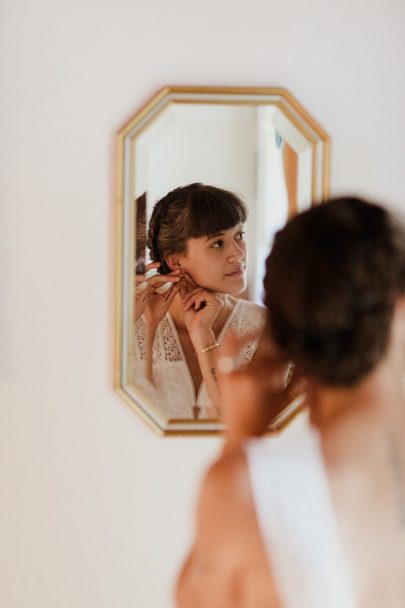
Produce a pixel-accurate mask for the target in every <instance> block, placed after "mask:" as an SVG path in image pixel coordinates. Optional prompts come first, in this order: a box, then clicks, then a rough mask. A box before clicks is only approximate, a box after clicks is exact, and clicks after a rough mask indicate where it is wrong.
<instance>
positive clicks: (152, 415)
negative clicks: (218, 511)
mask: <svg viewBox="0 0 405 608" xmlns="http://www.w3.org/2000/svg"><path fill="white" fill-rule="evenodd" d="M169 104H223V105H225V104H231V105H255V106H262V105H265V106H275V107H276V108H278V109H279V110H280V111H281V112H282V113H283V115H284V116H285V117H286V118H287V119H288V121H290V122H291V123H292V124H293V125H294V126H295V127H296V128H297V129H298V131H299V132H300V133H301V134H302V136H303V137H304V138H305V140H306V141H307V142H309V144H310V145H311V149H312V155H311V156H312V160H311V176H310V179H311V192H312V197H311V198H312V200H311V201H310V204H312V205H313V204H317V203H319V202H323V201H325V200H326V199H327V197H328V191H329V148H330V140H329V136H328V135H327V133H326V132H325V131H324V130H323V129H322V127H320V125H319V124H318V123H317V122H316V121H315V120H314V119H313V118H312V116H311V115H310V114H309V113H308V112H307V111H306V110H305V109H304V108H303V107H302V106H301V105H300V104H299V103H298V101H297V100H296V99H295V98H294V97H293V95H291V93H289V91H287V90H286V89H283V88H262V87H261V88H256V87H184V86H168V87H164V88H163V89H161V90H160V91H159V92H158V93H157V94H156V95H154V96H153V97H152V98H151V99H150V101H148V102H147V103H146V104H145V105H144V106H143V107H142V108H141V109H140V110H139V111H137V112H136V113H135V114H134V115H133V116H132V117H131V118H130V120H129V121H128V122H127V123H126V124H125V126H124V127H123V128H122V129H121V130H120V131H119V133H118V180H117V182H118V183H117V185H118V192H117V215H118V222H117V225H118V235H117V252H118V256H117V314H116V357H115V360H116V363H115V387H116V390H117V391H118V393H119V394H120V395H121V397H123V399H124V400H125V401H126V402H127V403H128V404H129V405H130V406H131V407H132V409H134V410H135V411H136V412H137V414H138V415H140V416H141V418H142V419H143V420H145V422H146V423H147V424H148V425H149V426H150V427H151V428H152V429H153V430H154V431H155V432H157V433H158V434H159V435H178V434H205V435H206V434H213V433H217V432H219V431H222V430H223V424H222V423H221V422H220V421H217V420H191V419H185V420H180V419H178V420H169V421H167V422H166V423H165V424H164V423H163V421H162V417H161V416H159V410H158V408H157V407H156V406H155V404H154V403H152V402H151V401H150V400H149V399H148V397H147V396H146V395H144V394H142V392H141V391H140V390H139V388H137V387H136V386H135V385H134V384H131V382H130V381H129V372H128V366H129V361H130V358H131V356H130V345H131V340H130V338H129V335H130V329H131V319H132V318H133V295H134V294H133V276H134V262H133V260H134V251H135V230H134V228H131V227H134V226H135V209H134V196H133V193H134V191H135V190H134V182H135V175H134V174H135V170H134V167H135V158H134V150H135V141H136V138H137V137H139V135H140V134H141V133H143V132H144V131H145V129H147V128H148V127H149V126H150V125H151V124H152V123H153V122H154V121H155V120H156V118H157V117H158V116H159V114H160V113H161V112H162V111H163V110H164V109H165V108H166V107H167V106H168V105H169ZM301 402H302V399H300V398H297V399H295V400H294V402H293V403H291V404H290V405H289V406H288V407H287V408H286V410H284V411H283V412H282V413H281V414H280V415H279V416H278V417H277V419H275V420H274V421H273V423H272V425H271V426H270V428H269V430H270V431H274V432H277V431H279V430H280V429H281V428H283V427H284V426H285V425H286V424H288V422H289V421H290V420H291V419H292V418H293V417H294V416H295V415H296V413H297V412H298V411H300V409H301Z"/></svg>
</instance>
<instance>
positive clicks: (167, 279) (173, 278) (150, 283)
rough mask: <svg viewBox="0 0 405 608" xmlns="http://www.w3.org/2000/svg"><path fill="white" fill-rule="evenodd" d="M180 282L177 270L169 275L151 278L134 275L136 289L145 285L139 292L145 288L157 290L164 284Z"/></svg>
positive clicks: (158, 275) (156, 275)
mask: <svg viewBox="0 0 405 608" xmlns="http://www.w3.org/2000/svg"><path fill="white" fill-rule="evenodd" d="M180 280H181V277H180V274H179V271H178V270H175V271H174V272H173V273H170V274H154V275H153V276H151V277H147V276H146V275H136V287H137V288H138V287H140V286H141V285H142V284H144V283H145V287H143V289H140V291H143V290H144V289H146V286H147V287H155V288H156V289H157V288H159V287H162V286H163V285H165V284H166V283H178V282H179V281H180Z"/></svg>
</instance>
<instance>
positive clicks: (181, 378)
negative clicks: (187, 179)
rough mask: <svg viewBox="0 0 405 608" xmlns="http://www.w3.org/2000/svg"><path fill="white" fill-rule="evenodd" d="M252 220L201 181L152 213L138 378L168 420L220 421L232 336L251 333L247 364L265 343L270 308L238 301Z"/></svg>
mask: <svg viewBox="0 0 405 608" xmlns="http://www.w3.org/2000/svg"><path fill="white" fill-rule="evenodd" d="M246 217H247V208H246V206H245V204H244V203H243V202H242V201H241V200H240V199H239V198H238V197H237V196H236V195H235V194H233V193H232V192H229V191H227V190H223V189H220V188H217V187H214V186H207V185H203V184H199V183H195V184H190V185H189V186H185V187H181V188H176V189H175V190H173V191H172V192H169V193H168V194H167V195H166V196H164V197H163V198H162V199H161V200H160V201H158V202H157V203H156V205H155V207H154V209H153V213H152V217H151V220H150V223H149V230H148V248H149V251H150V258H151V260H152V262H151V263H150V264H148V265H147V266H146V271H147V274H144V275H137V281H136V283H137V287H136V303H135V319H136V323H135V327H134V337H133V354H134V378H135V381H136V382H137V383H138V384H140V385H141V386H142V387H143V388H144V390H149V391H152V392H153V398H154V400H155V401H157V402H158V403H159V405H160V407H162V408H163V410H164V413H165V414H166V415H167V417H168V418H218V417H219V416H220V415H221V399H220V394H219V391H218V385H217V379H216V360H217V354H218V350H219V349H220V347H221V345H222V344H223V343H224V342H225V341H226V340H227V336H229V335H230V333H231V332H232V333H234V334H237V335H239V336H243V335H249V336H251V338H249V340H248V342H247V343H246V344H245V346H244V348H243V350H242V351H241V352H240V353H239V354H238V361H239V365H240V366H241V367H242V366H244V365H247V364H248V363H249V362H250V360H251V359H252V357H253V355H254V353H255V351H256V349H257V346H258V344H259V341H260V336H261V332H262V329H263V324H264V308H263V307H261V306H258V305H257V304H255V303H253V302H248V301H246V300H243V299H241V298H237V297H235V296H237V295H238V294H240V293H241V292H243V291H244V289H245V287H246V263H247V247H246V241H245V237H244V223H245V221H246ZM153 269H155V272H156V270H157V273H155V274H152V276H150V273H149V272H148V271H150V270H153Z"/></svg>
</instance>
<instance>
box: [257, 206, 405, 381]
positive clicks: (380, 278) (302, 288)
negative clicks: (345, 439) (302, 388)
mask: <svg viewBox="0 0 405 608" xmlns="http://www.w3.org/2000/svg"><path fill="white" fill-rule="evenodd" d="M266 264H267V272H266V277H265V280H264V287H265V292H266V297H265V303H266V305H267V306H268V310H269V322H270V330H271V333H272V336H273V338H274V340H275V342H276V344H277V345H278V347H279V348H280V349H281V350H282V351H283V352H284V353H285V354H287V355H288V356H289V357H291V358H292V359H294V360H295V361H296V363H298V364H299V365H301V367H302V368H303V370H304V371H306V372H307V373H309V374H310V375H312V376H313V377H314V378H317V379H318V380H319V381H321V382H322V383H324V384H329V385H340V386H350V385H353V384H355V383H356V382H358V380H360V379H361V378H362V377H363V376H364V375H365V374H367V373H368V372H370V371H371V370H372V369H373V368H374V367H375V366H376V365H377V363H378V362H379V361H380V360H381V359H382V357H383V356H384V354H385V352H386V350H387V346H388V340H389V336H390V328H391V322H392V316H393V310H394V306H395V303H396V301H397V298H398V297H399V296H400V295H401V294H403V293H404V292H405V229H404V227H403V226H402V225H401V224H399V222H397V221H394V219H393V217H392V216H391V215H390V214H389V213H388V212H387V211H386V210H385V209H383V208H382V207H380V206H378V205H374V204H372V203H369V202H366V201H363V200H361V199H358V198H349V197H347V198H340V199H335V200H332V201H330V202H329V203H327V204H325V205H320V206H318V207H314V208H312V209H310V210H308V211H306V212H304V213H302V214H301V215H298V216H296V217H295V218H293V219H292V220H291V221H290V222H289V223H288V224H287V225H286V226H285V228H284V229H283V230H281V231H280V232H279V233H278V234H277V235H276V238H275V243H274V246H273V249H272V251H271V253H270V255H269V257H268V259H267V263H266Z"/></svg>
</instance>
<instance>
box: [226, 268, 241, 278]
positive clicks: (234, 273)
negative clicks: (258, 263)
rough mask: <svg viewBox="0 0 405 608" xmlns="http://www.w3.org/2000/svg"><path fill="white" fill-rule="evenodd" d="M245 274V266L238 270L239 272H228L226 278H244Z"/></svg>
mask: <svg viewBox="0 0 405 608" xmlns="http://www.w3.org/2000/svg"><path fill="white" fill-rule="evenodd" d="M244 272H245V267H244V266H243V267H242V268H238V270H234V271H233V272H228V273H227V274H226V275H225V276H226V277H239V276H242V275H243V274H244Z"/></svg>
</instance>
